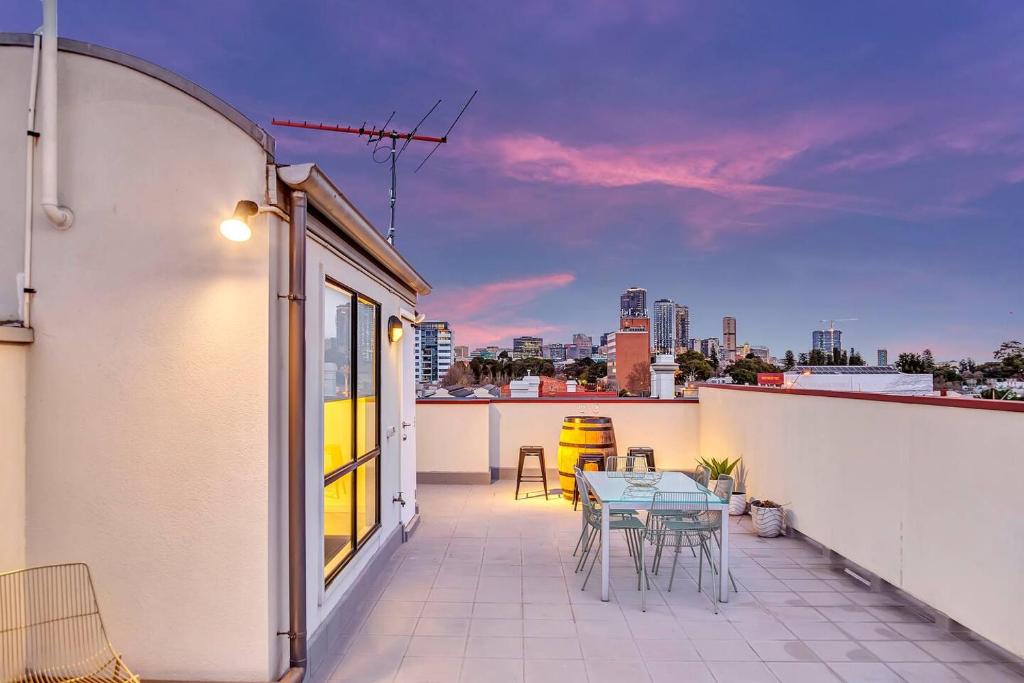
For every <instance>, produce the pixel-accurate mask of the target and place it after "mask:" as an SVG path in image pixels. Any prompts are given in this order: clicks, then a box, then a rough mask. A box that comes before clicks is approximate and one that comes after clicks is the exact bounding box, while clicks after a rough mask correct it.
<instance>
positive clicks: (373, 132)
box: [271, 90, 478, 244]
mask: <svg viewBox="0 0 1024 683" xmlns="http://www.w3.org/2000/svg"><path fill="white" fill-rule="evenodd" d="M477 92H478V91H477V90H474V91H473V94H472V95H470V96H469V99H468V100H466V103H465V104H464V105H462V109H460V110H459V113H458V115H457V116H456V117H455V120H454V121H452V123H451V125H450V126H448V130H446V131H445V133H444V135H441V136H440V137H438V136H434V135H420V134H419V129H420V127H421V126H422V125H423V123H424V122H425V121H426V120H427V118H428V117H429V116H430V115H431V114H433V113H434V110H435V109H437V107H438V105H440V104H441V100H438V101H437V102H435V103H434V106H433V107H431V108H430V109H429V110H428V111H427V113H426V114H424V115H423V118H421V119H420V121H419V123H417V124H416V125H415V126H414V127H413V129H412V130H410V131H399V130H397V129H394V128H392V129H391V130H388V124H389V123H390V122H391V119H392V118H394V116H395V112H391V116H389V117H388V119H387V121H385V122H384V125H383V126H381V127H380V128H374V127H372V126H371V127H370V128H367V127H366V124H365V123H364V124H363V125H362V126H360V127H359V128H353V127H351V126H341V125H329V124H324V123H310V122H308V121H291V120H288V119H272V120H271V123H273V124H274V125H275V126H288V127H291V128H308V129H310V130H321V131H327V132H331V133H348V134H351V135H356V136H360V137H361V136H364V135H365V136H366V138H367V140H366V144H367V145H369V144H370V143H374V145H373V150H372V152H371V156H372V157H373V160H374V161H376V162H377V163H389V164H390V166H391V186H390V188H389V189H388V207H389V209H390V217H389V218H388V234H387V240H388V242H389V243H390V244H394V243H395V204H396V203H397V202H398V160H399V159H400V158H401V157H402V153H403V152H405V148H406V147H408V146H409V143H411V142H413V141H415V142H433V143H434V148H433V149H431V150H430V152H429V153H428V154H427V156H425V157H424V158H423V161H421V162H420V164H419V166H417V167H416V170H415V171H413V172H414V173H416V172H419V170H420V169H421V168H423V165H424V164H426V163H427V160H429V159H430V157H431V156H433V154H434V152H436V151H437V148H438V147H440V146H441V145H443V144H445V143H447V142H448V135H449V134H450V133H451V132H452V129H454V128H455V124H456V123H458V122H459V119H461V118H462V115H463V114H464V113H465V112H466V109H467V108H468V107H469V104H470V102H472V101H473V98H474V97H476V94H477ZM384 139H388V140H390V144H387V145H385V146H382V145H381V141H382V140H384ZM399 140H403V141H404V142H403V143H402V147H401V148H399V147H398V141H399ZM381 149H385V150H387V158H385V159H383V160H381V159H378V157H377V152H378V151H379V150H381Z"/></svg>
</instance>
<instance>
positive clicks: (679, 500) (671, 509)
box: [640, 491, 719, 614]
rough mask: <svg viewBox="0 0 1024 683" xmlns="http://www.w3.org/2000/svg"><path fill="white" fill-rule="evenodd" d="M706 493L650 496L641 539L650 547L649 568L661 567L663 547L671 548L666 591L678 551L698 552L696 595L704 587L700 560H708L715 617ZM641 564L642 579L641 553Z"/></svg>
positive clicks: (643, 598)
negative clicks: (670, 567) (651, 556)
mask: <svg viewBox="0 0 1024 683" xmlns="http://www.w3.org/2000/svg"><path fill="white" fill-rule="evenodd" d="M708 512H709V509H708V494H707V493H705V492H703V491H697V492H692V491H686V492H678V491H659V492H657V493H655V494H654V499H653V500H652V501H651V509H650V511H649V513H648V515H647V524H646V525H645V527H644V540H646V541H648V542H649V543H651V544H652V545H653V546H654V559H653V561H652V565H653V566H654V567H657V566H659V565H660V564H661V558H662V555H663V553H664V551H665V548H666V547H667V548H671V549H672V551H673V552H672V573H671V574H670V575H669V580H668V590H669V591H670V592H671V590H672V583H673V582H674V581H675V576H676V564H677V563H678V559H679V551H680V549H682V548H690V549H691V550H692V549H698V550H699V551H700V564H699V566H698V570H697V572H698V573H697V592H698V593H700V592H703V585H704V557H705V556H707V558H708V565H709V566H710V568H711V575H712V581H711V584H712V592H713V604H714V606H715V614H718V599H719V598H718V584H717V582H715V581H714V580H713V579H714V563H713V561H712V559H711V550H710V549H709V548H708V542H709V541H710V540H711V526H710V524H709V522H708V519H707V514H708ZM641 564H642V566H643V573H644V577H645V578H647V576H648V571H647V565H646V563H645V562H644V561H643V557H642V553H641ZM643 583H644V582H641V590H640V608H641V610H643V611H646V610H647V593H646V591H645V590H644V588H643Z"/></svg>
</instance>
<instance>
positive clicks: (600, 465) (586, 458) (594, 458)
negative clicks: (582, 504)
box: [572, 453, 604, 510]
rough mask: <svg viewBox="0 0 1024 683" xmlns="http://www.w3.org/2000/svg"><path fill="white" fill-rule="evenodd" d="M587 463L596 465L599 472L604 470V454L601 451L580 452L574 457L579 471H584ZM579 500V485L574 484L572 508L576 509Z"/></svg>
mask: <svg viewBox="0 0 1024 683" xmlns="http://www.w3.org/2000/svg"><path fill="white" fill-rule="evenodd" d="M587 463H592V464H594V465H597V469H598V471H599V472H604V454H603V453H580V454H579V455H578V456H577V457H576V467H579V468H580V471H583V472H585V471H586V469H587V468H586V466H587ZM579 500H580V487H578V486H576V487H574V488H573V492H572V509H573V510H575V509H576V504H577V503H579Z"/></svg>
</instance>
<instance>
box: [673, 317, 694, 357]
mask: <svg viewBox="0 0 1024 683" xmlns="http://www.w3.org/2000/svg"><path fill="white" fill-rule="evenodd" d="M674 328H675V329H674V330H673V333H674V334H673V350H672V353H673V354H675V355H677V356H678V355H679V354H680V353H682V352H683V351H686V349H687V347H688V345H689V343H690V307H689V306H683V305H682V304H678V305H676V312H675V325H674Z"/></svg>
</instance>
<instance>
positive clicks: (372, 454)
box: [320, 275, 383, 588]
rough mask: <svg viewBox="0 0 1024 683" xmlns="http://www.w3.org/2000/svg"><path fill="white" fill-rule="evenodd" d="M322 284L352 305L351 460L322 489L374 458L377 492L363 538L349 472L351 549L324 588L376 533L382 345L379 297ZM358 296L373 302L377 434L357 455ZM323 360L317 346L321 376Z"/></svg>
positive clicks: (331, 283) (326, 475)
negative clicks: (343, 295)
mask: <svg viewBox="0 0 1024 683" xmlns="http://www.w3.org/2000/svg"><path fill="white" fill-rule="evenodd" d="M323 286H324V287H325V288H327V287H334V288H337V289H339V290H341V291H343V292H348V293H349V294H350V295H351V296H352V306H351V309H352V310H351V316H352V317H351V321H350V322H351V324H350V325H349V328H350V330H351V339H350V342H349V343H350V344H351V346H350V348H351V349H352V351H351V361H350V362H349V366H350V368H351V373H352V376H351V378H350V380H349V386H351V387H352V455H353V459H352V460H351V461H349V462H347V463H345V464H344V465H342V466H341V467H337V468H335V469H333V470H331V471H330V472H325V473H324V475H323V476H324V480H323V487H322V489H323V490H326V489H327V487H328V486H330V485H331V484H332V483H334V482H335V481H337V480H338V479H341V478H342V477H344V476H345V475H347V474H351V473H355V472H356V470H358V469H359V467H360V466H361V465H365V464H366V463H368V462H370V461H371V460H376V467H375V468H374V478H375V480H376V495H377V500H376V504H375V505H374V506H373V507H374V520H373V526H372V527H371V528H370V530H369V531H367V532H366V535H365V536H363V538H361V539H360V538H359V535H358V509H359V508H358V505H359V501H360V495H359V494H360V489H359V485H358V483H359V477H358V475H356V474H353V476H352V537H351V538H352V549H351V550H350V551H349V553H348V555H347V556H346V557H345V558H344V559H343V560H342V561H341V562H340V563H339V564H338V566H337V567H335V568H334V569H333V570H332V571H331V572H330V573H329V574H325V575H324V588H328V587H329V586H330V585H331V583H332V582H333V581H334V579H336V578H337V577H338V575H339V574H341V572H342V571H343V570H344V569H345V567H346V566H348V564H349V562H351V561H352V559H353V558H354V557H356V555H358V554H359V551H360V550H362V548H363V547H364V546H365V545H366V543H367V542H368V541H369V540H370V539H372V538H373V537H374V536H375V535H376V533H377V531H378V530H379V529H380V510H381V505H380V500H381V497H380V496H381V486H380V476H381V458H380V454H381V447H380V443H381V430H380V422H381V420H380V408H381V384H380V366H381V347H382V346H383V345H382V344H381V322H380V314H381V305H380V302H379V301H376V300H375V299H373V298H372V297H370V296H367V295H366V294H363V293H362V292H360V291H359V290H357V289H355V288H354V287H349V286H348V285H345V284H343V283H341V282H339V281H338V280H336V279H334V278H332V277H330V276H327V275H325V276H324V282H323ZM360 300H362V301H363V302H365V303H368V304H370V305H371V306H373V311H374V316H373V318H374V320H373V322H374V325H373V344H374V346H373V365H374V367H373V375H374V380H373V386H374V392H375V400H374V419H375V420H376V430H375V433H376V435H377V445H376V446H375V447H374V448H372V449H370V450H369V451H368V452H367V453H365V454H363V455H361V456H360V455H359V454H358V451H357V450H356V445H357V444H358V443H359V430H360V428H361V425H360V424H359V421H358V416H359V359H358V352H359V303H360ZM322 315H323V311H321V316H322ZM323 336H324V335H323V334H321V335H320V337H321V340H320V343H321V344H323V343H324V340H323ZM323 363H324V354H323V350H322V349H321V353H320V376H321V377H322V376H323ZM321 393H323V392H321ZM322 400H323V399H322V398H321V401H322ZM320 410H321V411H323V406H321V408H320ZM323 436H324V427H321V428H320V458H321V466H320V471H323V457H324V452H323V451H324V449H323ZM323 495H324V494H323V492H321V494H320V496H321V500H322V499H323ZM320 524H321V526H323V524H324V515H323V512H321V514H320ZM320 540H321V548H322V547H323V546H322V544H323V532H321V534H320ZM320 554H321V560H322V563H323V565H324V566H325V567H326V564H327V557H325V554H326V553H325V552H324V551H323V550H321V553H320ZM332 559H333V558H332Z"/></svg>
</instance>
